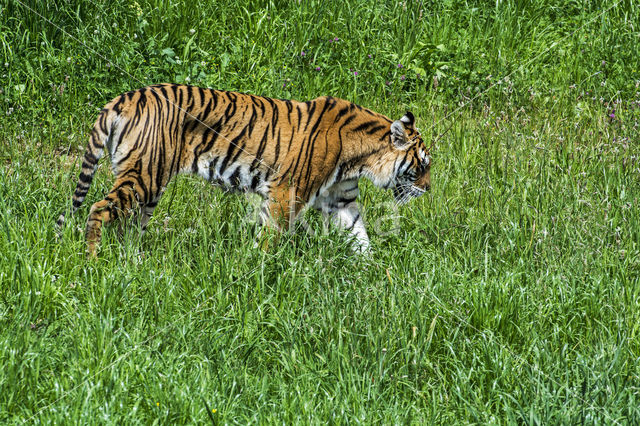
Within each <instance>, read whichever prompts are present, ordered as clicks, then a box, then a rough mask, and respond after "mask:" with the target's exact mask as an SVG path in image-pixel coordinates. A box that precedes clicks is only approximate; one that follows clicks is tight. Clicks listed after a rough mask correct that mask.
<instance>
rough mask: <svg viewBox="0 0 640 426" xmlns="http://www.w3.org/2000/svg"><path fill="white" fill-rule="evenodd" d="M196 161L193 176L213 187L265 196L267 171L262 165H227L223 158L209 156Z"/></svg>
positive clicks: (240, 163) (267, 188)
mask: <svg viewBox="0 0 640 426" xmlns="http://www.w3.org/2000/svg"><path fill="white" fill-rule="evenodd" d="M203 157H205V156H201V158H200V159H199V160H198V166H197V170H195V171H194V172H195V174H197V175H198V176H200V177H202V178H203V179H206V180H208V181H209V182H211V183H212V184H214V185H218V186H221V187H223V188H225V189H227V190H232V191H241V192H254V193H257V194H260V195H262V196H263V197H266V196H267V193H268V190H269V185H268V178H269V175H271V174H272V173H269V171H268V170H266V171H265V170H264V169H265V166H264V165H263V164H258V165H253V166H252V164H251V163H250V164H246V163H244V162H234V163H233V164H227V163H225V161H224V158H223V157H220V156H209V157H206V158H203Z"/></svg>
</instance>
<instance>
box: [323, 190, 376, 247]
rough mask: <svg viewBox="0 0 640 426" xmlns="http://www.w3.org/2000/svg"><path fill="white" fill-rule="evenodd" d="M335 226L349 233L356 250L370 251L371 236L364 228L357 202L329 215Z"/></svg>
mask: <svg viewBox="0 0 640 426" xmlns="http://www.w3.org/2000/svg"><path fill="white" fill-rule="evenodd" d="M329 214H330V216H331V220H332V222H333V223H334V225H336V226H338V227H339V228H342V229H346V230H347V231H349V234H350V236H351V237H352V238H353V241H354V244H355V245H354V250H356V251H359V252H361V253H365V252H367V251H369V236H368V235H367V229H366V228H365V226H364V221H363V220H362V215H361V214H360V209H359V208H358V206H357V205H356V203H355V202H353V203H351V204H350V205H348V206H345V207H342V208H339V209H336V210H335V211H334V212H330V213H329Z"/></svg>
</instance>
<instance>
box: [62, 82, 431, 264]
mask: <svg viewBox="0 0 640 426" xmlns="http://www.w3.org/2000/svg"><path fill="white" fill-rule="evenodd" d="M405 121H407V120H405ZM411 121H413V117H412V116H411ZM392 124H393V122H392V121H391V120H390V119H388V118H386V117H384V116H383V115H381V114H377V113H375V112H373V111H370V110H368V109H365V108H362V107H359V106H357V105H355V104H353V103H351V102H348V101H344V100H341V99H337V98H332V97H321V98H317V99H314V100H312V101H307V102H298V101H293V100H281V99H271V98H267V97H261V96H254V95H250V94H242V93H237V92H226V91H218V90H212V89H204V88H200V87H193V86H185V85H174V84H161V85H155V86H149V87H145V88H142V89H138V90H134V91H130V92H127V93H125V94H122V95H120V96H119V97H117V98H115V99H114V100H112V101H111V102H110V103H108V104H107V105H106V106H105V107H104V108H103V110H102V112H101V113H100V115H99V117H98V119H97V121H96V124H95V126H94V128H93V130H92V133H91V137H90V142H89V146H88V148H87V151H86V153H85V156H84V161H83V166H82V171H81V173H80V177H79V181H78V185H77V187H76V191H75V193H74V196H73V210H74V211H75V209H77V208H78V207H79V206H80V205H81V204H82V202H83V200H84V197H85V196H86V193H87V190H88V188H89V185H90V183H91V180H92V178H93V174H94V172H95V169H96V166H97V163H98V160H99V158H100V157H101V155H102V153H103V152H104V150H106V151H108V152H109V154H110V157H111V164H112V169H113V172H114V175H115V178H116V180H115V183H114V186H113V188H112V190H111V191H110V192H109V194H107V196H106V197H105V198H104V199H103V200H101V201H99V202H97V203H95V204H94V205H93V206H92V208H91V212H90V214H89V219H88V221H87V232H86V233H87V243H88V250H89V253H91V254H95V252H96V246H97V244H98V243H99V241H100V235H101V227H102V224H103V223H107V222H111V221H112V220H115V219H117V218H119V217H120V216H129V215H131V214H134V213H137V212H139V213H140V220H141V225H142V227H143V228H144V227H145V226H146V224H147V222H148V220H149V218H150V216H151V214H152V212H153V209H154V208H155V206H156V205H157V203H158V201H159V199H160V197H161V196H162V193H163V192H164V189H165V188H166V186H167V184H168V183H169V181H170V179H171V178H172V177H174V176H175V175H177V174H179V173H193V174H198V175H200V176H201V177H203V178H205V179H207V180H209V181H211V182H212V183H215V184H219V185H223V186H226V187H229V188H233V189H236V190H241V191H250V192H256V193H259V194H260V195H261V196H262V197H263V198H264V199H265V207H264V212H263V219H264V220H265V221H266V220H267V219H268V218H271V219H275V220H274V223H275V224H276V226H280V227H284V226H286V225H287V224H288V223H289V222H290V219H292V218H294V217H295V216H296V214H297V213H298V212H299V211H300V209H301V208H302V207H303V206H304V205H307V204H312V205H313V204H314V202H315V201H316V200H317V199H318V198H320V199H322V201H323V203H332V200H333V198H341V200H342V201H341V202H338V203H337V204H336V206H337V207H336V208H337V209H339V208H343V207H344V206H345V205H347V204H349V203H352V202H354V201H355V197H356V196H357V178H358V177H360V176H361V175H365V176H367V177H370V178H372V180H374V183H376V182H375V181H376V179H377V178H378V177H379V176H377V174H379V173H378V172H379V170H373V169H372V168H371V167H366V165H367V164H368V163H371V161H367V160H372V157H375V158H376V159H378V160H379V161H378V160H376V161H378V162H380V161H386V162H387V163H389V162H390V161H391V162H393V161H394V154H397V153H393V152H391V155H388V156H387V157H389V158H387V159H385V158H383V157H384V156H385V153H386V152H387V151H389V148H390V147H392V146H393V144H392V143H389V142H390V141H391V140H392V139H393V134H392V133H393V127H392ZM407 124H409V123H408V121H407ZM403 126H404V124H403ZM406 127H407V129H403V130H407V131H406V132H405V134H404V136H405V137H406V138H408V137H409V135H408V133H411V130H412V129H413V123H412V122H411V123H410V126H409V125H408V126H406ZM414 133H416V134H417V131H414ZM396 156H397V155H396ZM423 157H424V156H423ZM374 160H375V159H374ZM374 163H375V161H374ZM383 168H384V167H383ZM387 168H389V167H387ZM392 169H393V167H392ZM394 172H395V170H387V171H386V173H387V174H389V173H391V174H393V173H394ZM383 174H384V173H383ZM374 175H375V176H374ZM378 180H379V179H378ZM383 180H384V179H383ZM387 180H389V179H387ZM345 182H346V183H347V184H345ZM337 184H340V185H337ZM381 186H384V185H381ZM332 187H335V188H334V189H336V190H337V193H336V194H332V191H331V190H330V188H332ZM327 191H328V192H327ZM333 192H335V191H333ZM334 196H335V197H334ZM316 207H319V208H320V209H323V207H322V206H316ZM325 207H326V206H325ZM327 209H328V210H331V208H329V207H327ZM63 219H64V216H63V215H62V216H61V218H60V220H59V222H60V223H62V221H63ZM354 222H355V220H354ZM353 225H354V226H355V223H354V224H353Z"/></svg>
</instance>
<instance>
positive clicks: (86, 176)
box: [56, 109, 117, 228]
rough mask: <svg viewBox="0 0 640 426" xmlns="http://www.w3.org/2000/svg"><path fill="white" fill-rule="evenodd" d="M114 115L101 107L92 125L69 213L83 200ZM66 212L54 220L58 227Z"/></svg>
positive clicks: (73, 211) (110, 130)
mask: <svg viewBox="0 0 640 426" xmlns="http://www.w3.org/2000/svg"><path fill="white" fill-rule="evenodd" d="M114 117H117V115H116V114H114V113H113V112H112V111H109V110H107V109H103V110H102V112H101V113H100V115H99V116H98V119H97V120H96V123H95V124H94V126H93V130H91V136H90V138H89V145H88V146H87V149H86V151H85V153H84V159H83V160H82V170H81V171H80V176H79V177H78V183H77V185H76V190H75V192H74V193H73V197H72V208H71V214H73V213H75V212H76V210H78V208H79V207H80V206H81V205H82V203H83V202H84V198H85V197H86V196H87V192H89V187H90V186H91V181H92V180H93V175H94V174H95V173H96V169H97V168H98V160H100V158H101V157H102V154H104V147H105V144H107V143H108V142H109V138H110V137H111V135H112V133H113V124H115V123H114V121H115V120H113V118H114ZM67 212H68V211H66V212H63V213H62V214H61V215H60V217H59V218H58V221H57V222H56V224H57V225H58V228H62V226H63V225H64V217H65V214H66V213H67Z"/></svg>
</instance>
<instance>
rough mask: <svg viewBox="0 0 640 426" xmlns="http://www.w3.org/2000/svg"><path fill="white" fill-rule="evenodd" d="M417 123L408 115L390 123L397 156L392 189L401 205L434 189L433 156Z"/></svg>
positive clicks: (391, 183) (391, 184) (408, 113)
mask: <svg viewBox="0 0 640 426" xmlns="http://www.w3.org/2000/svg"><path fill="white" fill-rule="evenodd" d="M414 121H415V118H414V117H413V114H411V113H410V112H407V113H406V114H405V115H404V116H403V117H402V118H401V119H400V120H396V121H394V122H393V123H392V124H391V142H392V143H393V145H394V148H395V149H396V152H397V154H398V155H397V156H396V160H395V165H394V169H393V170H394V177H393V179H392V181H391V182H390V187H391V188H392V190H393V196H394V197H395V199H396V201H397V202H398V203H399V204H404V203H406V202H408V201H409V200H411V199H412V198H415V197H419V196H420V195H422V194H424V193H425V192H426V191H428V190H429V189H431V155H430V153H429V150H428V148H427V146H426V145H425V143H424V141H423V140H422V136H420V133H419V132H418V130H417V129H416V128H415V126H414Z"/></svg>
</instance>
